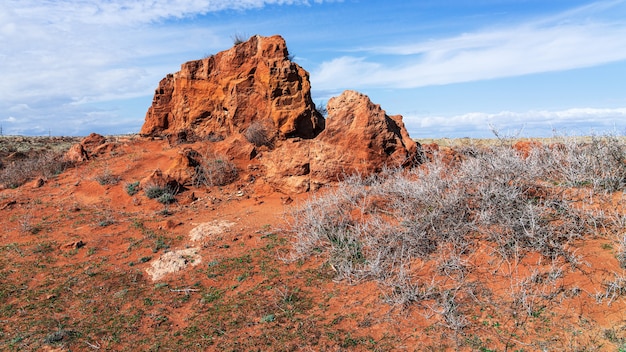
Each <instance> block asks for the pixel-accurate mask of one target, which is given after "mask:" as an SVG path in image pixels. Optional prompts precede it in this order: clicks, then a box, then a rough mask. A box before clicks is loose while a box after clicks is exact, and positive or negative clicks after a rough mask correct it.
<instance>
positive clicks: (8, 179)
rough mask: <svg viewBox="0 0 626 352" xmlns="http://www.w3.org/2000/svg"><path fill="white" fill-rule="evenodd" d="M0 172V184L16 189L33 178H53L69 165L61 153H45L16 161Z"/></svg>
mask: <svg viewBox="0 0 626 352" xmlns="http://www.w3.org/2000/svg"><path fill="white" fill-rule="evenodd" d="M4 166H5V167H4V168H3V169H1V170H0V184H2V185H4V186H5V187H7V188H16V187H19V186H21V185H23V184H24V183H26V182H28V181H30V180H32V179H33V178H35V177H38V176H42V177H53V176H56V175H58V174H60V173H61V172H63V171H65V169H67V168H68V167H70V166H71V163H70V162H68V161H66V160H64V159H63V153H61V152H54V151H47V152H41V153H37V154H34V155H31V156H29V157H28V158H25V159H21V160H16V161H13V162H12V163H10V164H8V165H4Z"/></svg>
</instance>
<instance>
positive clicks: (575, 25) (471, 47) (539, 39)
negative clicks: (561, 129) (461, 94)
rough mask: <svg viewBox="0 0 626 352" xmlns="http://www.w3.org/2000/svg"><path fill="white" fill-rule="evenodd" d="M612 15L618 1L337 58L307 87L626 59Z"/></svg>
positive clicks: (620, 6) (621, 27)
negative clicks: (384, 58) (384, 56)
mask: <svg viewBox="0 0 626 352" xmlns="http://www.w3.org/2000/svg"><path fill="white" fill-rule="evenodd" d="M615 13H622V14H623V13H626V6H625V2H624V1H623V0H622V1H612V2H601V3H597V4H594V6H585V7H581V8H578V9H575V10H572V11H568V12H565V13H562V14H560V15H558V16H553V17H550V18H544V19H540V20H534V21H530V22H528V23H524V24H518V25H514V26H508V27H500V28H490V29H487V30H483V31H478V32H472V33H464V34H461V35H458V36H455V37H450V38H444V39H434V40H430V41H426V42H419V43H406V44H405V45H402V46H392V47H377V48H369V49H362V52H363V54H362V55H361V56H359V57H356V56H343V57H340V58H335V59H332V60H330V61H327V62H324V63H322V64H321V65H320V67H319V68H318V69H317V70H316V71H315V72H314V73H313V74H312V75H311V77H312V79H313V86H314V87H315V88H316V89H340V88H358V87H389V88H415V87H422V86H429V85H442V84H450V83H459V82H469V81H477V80H485V79H493V78H501V77H511V76H520V75H525V74H531V73H540V72H551V71H561V70H569V69H575V68H582V67H590V66H596V65H600V64H605V63H609V62H615V61H621V60H626V41H625V40H624V38H626V22H624V21H623V20H622V19H613V17H614V16H616V15H615ZM618 18H619V16H618ZM370 54H375V55H386V56H387V59H389V58H393V59H394V60H395V61H396V62H397V61H398V59H401V60H400V61H401V62H400V63H397V64H385V62H384V61H374V59H369V57H368V55H370ZM379 60H380V59H379Z"/></svg>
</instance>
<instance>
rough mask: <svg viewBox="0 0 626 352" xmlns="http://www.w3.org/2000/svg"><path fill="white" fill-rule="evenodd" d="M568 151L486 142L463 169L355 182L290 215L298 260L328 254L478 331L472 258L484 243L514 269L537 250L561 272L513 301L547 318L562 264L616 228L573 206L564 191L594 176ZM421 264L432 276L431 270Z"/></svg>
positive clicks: (522, 287)
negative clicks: (581, 245) (605, 229)
mask: <svg viewBox="0 0 626 352" xmlns="http://www.w3.org/2000/svg"><path fill="white" fill-rule="evenodd" d="M611 143H614V142H611ZM600 146H602V148H608V150H612V151H613V154H615V155H618V154H619V150H620V148H621V147H618V146H611V147H608V146H604V142H602V143H599V144H597V145H596V146H595V147H594V146H593V144H592V145H590V147H588V146H585V145H579V146H578V147H577V148H579V149H576V150H581V151H582V153H587V154H586V155H587V156H586V157H584V158H583V157H581V156H576V157H577V158H579V159H585V160H586V159H590V158H596V156H598V155H597V154H598V153H599V152H598V151H597V150H601V149H602V148H600ZM568 148H569V147H568ZM586 148H591V149H586ZM594 148H595V149H594ZM568 153H570V152H569V151H568V149H567V148H566V149H562V148H556V147H554V146H536V147H535V148H533V149H532V150H531V151H530V153H529V154H528V155H521V154H520V153H519V152H518V151H516V150H515V149H513V148H511V147H510V146H509V145H506V143H501V144H499V145H496V146H490V147H485V146H482V147H477V148H476V150H474V151H473V152H472V153H468V154H466V155H465V156H464V158H463V159H462V161H460V162H457V163H452V164H450V163H448V164H447V163H445V162H444V159H443V158H442V157H440V156H439V155H437V153H435V155H434V156H433V157H432V161H430V162H428V163H426V164H423V165H421V166H419V167H416V168H414V169H410V170H402V169H393V170H390V169H387V170H384V171H383V172H382V173H380V174H378V175H373V176H369V177H360V176H358V175H356V176H351V177H347V178H345V180H344V181H343V182H342V183H340V184H339V185H338V186H337V187H335V188H332V189H328V190H327V191H325V192H324V193H323V194H322V195H317V196H314V197H312V198H310V200H308V201H307V202H305V203H303V204H302V205H301V206H299V207H297V208H296V209H295V210H294V211H293V212H292V213H291V214H290V215H289V220H290V222H291V228H292V230H293V235H294V241H293V251H292V255H293V258H294V259H295V258H305V257H307V256H311V255H321V256H325V257H326V258H328V262H329V263H330V264H331V265H332V267H333V268H334V269H335V271H336V273H337V279H339V280H345V281H347V282H355V281H359V280H363V279H373V280H376V281H377V282H379V283H380V284H381V287H384V288H385V292H384V293H383V296H384V298H385V301H387V302H389V303H391V304H397V305H403V306H404V305H409V304H417V305H418V306H421V307H425V308H427V310H429V311H431V312H432V313H433V314H437V315H439V316H440V317H441V319H442V321H443V324H444V325H445V326H446V327H448V328H450V329H452V330H454V331H457V332H458V331H462V330H464V329H465V328H466V327H467V326H468V325H469V324H470V320H469V319H468V318H467V317H466V315H465V314H466V312H469V311H471V307H473V306H475V303H476V300H477V299H479V298H476V297H475V294H476V292H475V291H474V285H475V283H474V282H472V281H471V280H475V279H476V278H475V276H472V277H473V278H472V279H469V277H470V274H471V273H472V272H473V271H476V270H477V269H478V268H476V267H474V266H473V265H475V264H474V263H475V262H473V261H472V260H471V258H472V255H473V251H474V250H475V249H476V248H477V247H479V243H480V244H481V245H485V248H488V249H490V250H491V251H492V252H491V253H487V255H489V256H491V257H492V258H493V259H494V260H496V261H499V262H500V263H509V264H508V265H511V266H515V265H519V262H520V259H521V258H523V257H524V256H526V255H527V254H528V253H538V254H540V255H541V257H540V258H544V259H545V260H546V261H547V262H548V263H550V262H552V263H553V265H552V268H553V269H554V270H552V269H550V270H549V271H546V272H543V271H538V272H535V273H534V274H532V275H530V276H527V277H526V276H522V278H521V279H519V278H518V281H513V282H512V289H511V292H510V294H511V299H510V300H509V301H507V302H508V303H507V304H509V306H508V309H512V310H514V311H522V312H525V313H526V314H527V315H528V316H534V315H536V314H540V310H541V307H542V305H543V304H544V303H545V302H547V301H550V300H551V299H553V298H554V297H555V295H556V294H558V292H560V291H559V290H560V289H561V287H560V286H558V285H557V284H556V279H557V278H558V277H559V275H561V274H562V270H561V269H560V267H559V266H558V265H564V263H569V264H570V265H571V266H572V267H576V266H577V265H578V264H579V262H580V259H579V257H577V255H576V253H575V252H574V251H573V249H572V246H570V244H571V243H572V242H573V241H574V240H576V239H579V238H582V237H583V235H584V234H586V233H595V231H594V230H595V229H596V228H597V227H598V226H599V225H598V224H603V223H606V222H607V221H606V219H603V218H601V217H600V216H599V215H598V214H595V213H592V212H590V211H587V210H585V209H581V208H580V207H578V206H574V202H575V201H576V199H571V195H568V194H569V193H567V192H564V191H563V190H562V188H561V187H560V185H561V184H562V183H563V182H566V183H568V184H569V182H570V181H564V180H566V179H567V178H568V177H570V179H572V177H579V175H586V176H584V177H590V176H592V175H591V174H590V173H589V171H588V170H587V166H586V165H585V164H584V163H582V165H578V164H576V165H575V163H573V162H572V161H570V162H569V164H568V165H567V166H566V167H563V166H560V165H559V164H560V163H562V162H564V161H567V160H568V159H567V158H570V154H568ZM571 155H573V153H571ZM571 158H573V156H571ZM617 159H618V158H617V157H614V156H611V159H610V160H613V161H612V162H613V164H611V165H612V166H609V164H610V163H609V161H606V162H603V163H602V164H596V165H599V166H598V167H606V168H613V169H612V170H613V171H610V170H607V171H602V172H600V173H599V172H598V171H595V174H594V175H595V176H594V177H596V179H598V180H599V179H600V178H602V179H605V180H606V179H607V178H611V179H612V180H613V179H615V177H613V176H611V177H608V176H606V175H607V174H610V175H618V174H619V172H618V170H619V167H617V165H616V160H617ZM572 160H573V159H572ZM607 160H609V159H607ZM595 162H597V161H594V163H595ZM577 165H578V166H577ZM600 174H601V176H598V175H600ZM596 179H593V180H592V182H595V185H597V186H594V185H591V184H590V185H591V186H592V189H593V190H594V191H595V190H600V189H602V190H603V191H604V190H606V189H607V188H604V187H605V185H606V184H607V183H606V182H600V181H597V180H596ZM546 180H549V181H551V182H546ZM613 185H617V183H613ZM612 187H613V186H612ZM620 187H623V186H620ZM610 189H614V187H613V188H610ZM603 226H604V225H603ZM606 226H608V225H606ZM624 243H626V240H624ZM624 246H625V247H626V245H624ZM624 252H626V250H624ZM624 257H626V255H624ZM419 263H422V265H424V266H426V267H429V268H430V269H428V270H424V271H422V270H421V269H420V268H419ZM557 264H558V265H557ZM520 280H521V281H520ZM451 283H453V284H452V286H451ZM613 291H616V290H613ZM620 292H621V291H620ZM481 299H483V300H485V299H488V298H485V297H482V298H481Z"/></svg>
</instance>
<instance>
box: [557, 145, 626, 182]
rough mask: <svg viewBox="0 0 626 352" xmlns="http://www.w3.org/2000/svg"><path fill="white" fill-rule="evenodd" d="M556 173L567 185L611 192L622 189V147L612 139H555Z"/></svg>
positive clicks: (625, 164) (625, 177)
mask: <svg viewBox="0 0 626 352" xmlns="http://www.w3.org/2000/svg"><path fill="white" fill-rule="evenodd" d="M556 141H557V143H555V144H554V153H553V156H554V158H555V162H554V163H553V164H552V166H553V168H555V169H556V170H555V171H556V174H557V175H559V176H561V178H562V179H563V180H564V181H565V182H566V184H567V185H570V186H575V187H581V186H591V187H593V189H594V190H604V191H608V192H614V191H618V190H623V189H624V188H625V186H626V144H625V143H624V140H623V139H620V138H618V137H616V136H611V135H605V136H592V137H591V140H590V142H577V141H576V140H573V139H567V138H557V139H556Z"/></svg>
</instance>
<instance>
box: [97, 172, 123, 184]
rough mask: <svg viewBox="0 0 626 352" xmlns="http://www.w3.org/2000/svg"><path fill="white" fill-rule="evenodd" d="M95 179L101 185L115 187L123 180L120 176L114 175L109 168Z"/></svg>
mask: <svg viewBox="0 0 626 352" xmlns="http://www.w3.org/2000/svg"><path fill="white" fill-rule="evenodd" d="M94 179H95V180H96V181H98V183H99V184H100V185H102V186H105V185H115V184H117V183H118V182H120V180H121V179H122V178H121V177H120V176H118V175H115V174H113V172H112V171H111V169H109V168H108V167H105V168H104V170H102V173H100V174H99V175H96V177H95V178H94Z"/></svg>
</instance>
